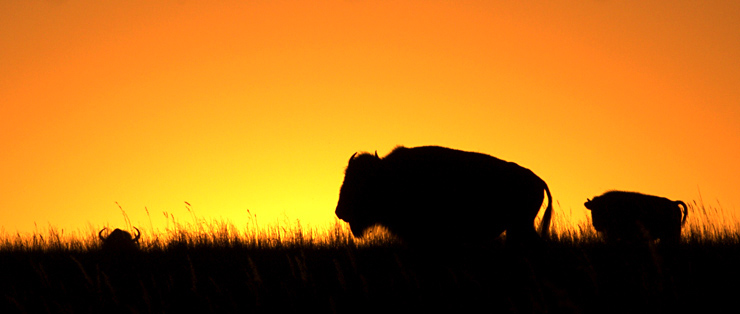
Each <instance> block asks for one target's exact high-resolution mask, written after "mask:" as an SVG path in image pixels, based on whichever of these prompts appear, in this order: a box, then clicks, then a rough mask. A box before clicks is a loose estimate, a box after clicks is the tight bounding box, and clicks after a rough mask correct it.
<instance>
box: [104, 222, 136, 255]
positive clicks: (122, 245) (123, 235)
mask: <svg viewBox="0 0 740 314" xmlns="http://www.w3.org/2000/svg"><path fill="white" fill-rule="evenodd" d="M133 228H134V229H135V230H136V237H131V233H129V232H128V231H123V230H121V229H115V230H113V232H111V233H110V234H108V236H106V237H104V236H103V232H104V231H105V230H108V228H103V229H102V230H100V232H98V237H99V238H100V241H101V242H102V243H103V246H102V248H103V250H106V251H135V250H137V249H139V237H140V236H141V232H140V231H139V229H137V228H136V227H133Z"/></svg>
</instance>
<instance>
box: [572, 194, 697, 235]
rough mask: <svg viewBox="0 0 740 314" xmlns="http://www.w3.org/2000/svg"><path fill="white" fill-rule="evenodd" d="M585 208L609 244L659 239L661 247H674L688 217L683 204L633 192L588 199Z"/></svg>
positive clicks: (595, 226) (597, 229)
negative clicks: (662, 245)
mask: <svg viewBox="0 0 740 314" xmlns="http://www.w3.org/2000/svg"><path fill="white" fill-rule="evenodd" d="M584 205H585V206H586V208H588V209H589V210H591V218H592V220H593V225H594V229H596V231H599V232H601V233H602V234H603V235H604V237H605V238H606V240H607V241H609V242H628V243H636V242H646V241H651V240H657V239H660V242H661V243H664V244H676V243H678V242H679V241H680V240H681V227H682V226H683V225H684V224H685V223H686V218H687V217H688V214H689V212H688V207H686V204H685V203H684V202H682V201H672V200H670V199H667V198H665V197H659V196H653V195H646V194H641V193H636V192H624V191H609V192H606V193H604V194H602V195H601V196H596V197H594V198H593V199H587V201H586V203H584ZM681 206H683V215H682V210H681ZM682 216H683V219H682Z"/></svg>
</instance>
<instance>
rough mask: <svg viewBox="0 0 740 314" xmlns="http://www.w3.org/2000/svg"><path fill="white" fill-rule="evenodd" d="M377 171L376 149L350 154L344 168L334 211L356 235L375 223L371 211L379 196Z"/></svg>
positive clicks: (378, 166) (379, 163)
mask: <svg viewBox="0 0 740 314" xmlns="http://www.w3.org/2000/svg"><path fill="white" fill-rule="evenodd" d="M380 170H381V160H380V157H378V154H377V152H376V153H375V155H371V154H367V153H363V154H360V155H357V153H355V154H353V155H352V157H350V158H349V164H348V165H347V169H346V170H345V171H344V182H343V183H342V188H341V190H340V191H339V202H338V203H337V210H336V211H335V213H336V214H337V217H338V218H339V219H341V220H344V221H346V222H348V223H349V227H350V229H351V230H352V234H353V235H354V236H356V237H361V236H362V234H363V233H364V232H365V230H366V229H367V228H369V227H372V226H373V225H375V224H376V223H377V222H378V221H377V220H376V219H375V218H374V217H375V215H374V211H375V210H376V208H377V205H378V204H379V202H380V200H379V198H380V197H381V195H382V193H380V184H381V173H380V172H381V171H380Z"/></svg>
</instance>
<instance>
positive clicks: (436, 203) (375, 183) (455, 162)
mask: <svg viewBox="0 0 740 314" xmlns="http://www.w3.org/2000/svg"><path fill="white" fill-rule="evenodd" d="M543 191H544V192H545V193H546V194H547V197H548V198H549V202H548V205H547V209H546V210H545V214H544V216H543V219H542V222H541V225H540V230H541V233H542V236H543V237H547V233H548V228H549V224H550V217H551V214H552V196H551V195H550V190H549V189H548V187H547V184H546V183H545V182H544V181H543V180H542V179H540V178H539V177H538V176H537V175H535V174H534V173H533V172H532V171H530V170H529V169H526V168H523V167H521V166H519V165H517V164H515V163H512V162H506V161H503V160H500V159H497V158H495V157H492V156H489V155H485V154H480V153H474V152H465V151H460V150H454V149H449V148H444V147H437V146H424V147H415V148H405V147H397V148H396V149H394V150H393V151H392V152H391V153H390V154H388V155H387V156H385V157H383V158H380V157H378V155H377V153H376V154H374V155H373V154H368V153H362V154H359V155H358V154H357V153H355V154H354V155H352V157H350V159H349V164H348V165H347V169H346V170H345V175H344V182H343V183H342V187H341V190H340V192H339V201H338V204H337V208H336V212H335V213H336V215H337V217H338V218H339V219H342V220H344V221H346V222H348V223H349V226H350V229H351V230H352V234H353V235H355V236H357V237H360V236H362V235H363V233H364V231H365V230H366V229H368V228H369V227H371V226H373V225H376V224H377V225H382V226H384V227H386V228H387V229H388V230H389V231H390V232H391V233H393V234H395V235H397V236H399V237H400V238H401V239H403V240H405V241H407V242H416V243H419V242H426V243H435V242H455V243H460V242H482V241H488V240H491V239H493V238H495V237H497V236H499V235H500V234H501V233H502V232H504V231H506V234H507V239H508V240H507V242H508V241H510V240H515V241H518V240H519V239H532V238H538V236H537V232H536V231H535V228H534V219H535V217H536V216H537V213H538V212H539V210H540V207H541V206H542V202H543V200H544V193H543Z"/></svg>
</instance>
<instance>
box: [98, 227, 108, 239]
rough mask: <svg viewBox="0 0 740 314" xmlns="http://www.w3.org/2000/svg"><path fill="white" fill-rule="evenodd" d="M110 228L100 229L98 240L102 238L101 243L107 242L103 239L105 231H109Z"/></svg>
mask: <svg viewBox="0 0 740 314" xmlns="http://www.w3.org/2000/svg"><path fill="white" fill-rule="evenodd" d="M107 229H108V228H103V229H100V232H98V238H100V240H101V241H105V238H103V231H105V230H107Z"/></svg>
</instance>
